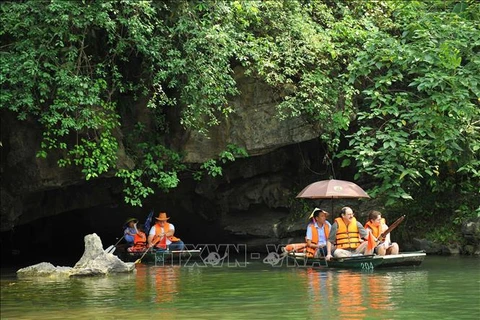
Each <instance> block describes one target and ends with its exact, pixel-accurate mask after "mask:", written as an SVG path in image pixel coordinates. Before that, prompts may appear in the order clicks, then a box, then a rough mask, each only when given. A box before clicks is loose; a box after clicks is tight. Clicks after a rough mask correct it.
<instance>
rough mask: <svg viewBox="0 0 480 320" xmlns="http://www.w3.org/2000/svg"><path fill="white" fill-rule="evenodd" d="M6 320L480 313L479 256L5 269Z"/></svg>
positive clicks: (398, 316) (380, 316)
mask: <svg viewBox="0 0 480 320" xmlns="http://www.w3.org/2000/svg"><path fill="white" fill-rule="evenodd" d="M0 315H1V317H0V318H1V319H2V320H6V319H127V318H129V319H320V318H331V319H345V318H349V319H435V318H437V319H480V259H479V258H466V257H462V258H460V257H433V256H427V257H426V259H425V261H424V263H423V264H422V265H421V266H420V267H416V268H414V267H406V268H397V269H390V270H375V271H369V272H362V271H347V270H323V269H312V268H289V267H286V266H285V267H281V268H276V267H272V266H270V265H268V264H263V263H261V262H255V263H251V264H248V265H247V266H246V267H235V268H228V267H221V268H217V267H212V266H209V267H198V266H197V267H184V266H164V267H160V266H157V267H156V266H148V265H137V272H136V273H134V274H129V275H112V276H108V277H101V278H75V279H45V278H42V279H38V278H37V279H18V278H17V277H16V275H15V270H4V269H3V270H2V277H1V313H0Z"/></svg>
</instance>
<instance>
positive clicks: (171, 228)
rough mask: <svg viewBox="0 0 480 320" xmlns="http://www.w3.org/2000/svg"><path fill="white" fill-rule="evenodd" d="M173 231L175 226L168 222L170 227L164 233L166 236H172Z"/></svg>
mask: <svg viewBox="0 0 480 320" xmlns="http://www.w3.org/2000/svg"><path fill="white" fill-rule="evenodd" d="M174 233H175V227H174V226H173V224H171V223H170V228H169V229H168V232H167V233H166V234H165V235H166V236H167V237H170V236H173V234H174Z"/></svg>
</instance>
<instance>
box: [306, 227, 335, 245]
mask: <svg viewBox="0 0 480 320" xmlns="http://www.w3.org/2000/svg"><path fill="white" fill-rule="evenodd" d="M325 223H326V224H328V226H329V227H330V228H329V229H332V225H331V224H330V222H328V221H325ZM311 224H312V223H309V224H308V227H307V236H306V238H307V239H308V240H312V238H313V235H312V228H310V225H311ZM315 228H316V229H317V232H318V244H319V245H321V246H324V245H326V244H327V238H326V237H325V224H324V225H323V226H321V227H319V226H318V224H317V222H315Z"/></svg>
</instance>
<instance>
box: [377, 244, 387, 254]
mask: <svg viewBox="0 0 480 320" xmlns="http://www.w3.org/2000/svg"><path fill="white" fill-rule="evenodd" d="M386 253H387V250H386V249H385V247H384V246H383V245H381V246H378V247H377V255H379V256H384V255H385V254H386Z"/></svg>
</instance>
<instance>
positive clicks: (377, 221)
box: [365, 210, 399, 256]
mask: <svg viewBox="0 0 480 320" xmlns="http://www.w3.org/2000/svg"><path fill="white" fill-rule="evenodd" d="M365 229H367V230H370V232H372V234H373V236H374V237H375V241H380V244H378V245H377V246H376V247H375V253H376V254H378V255H379V256H384V255H389V254H398V252H399V248H398V244H397V243H396V242H393V243H392V242H391V241H390V233H389V234H387V235H386V237H385V239H383V241H382V239H379V237H380V235H381V234H382V232H384V231H385V230H387V229H388V226H387V224H386V223H385V219H384V218H382V213H381V212H379V211H375V210H373V211H370V213H369V214H368V221H367V223H366V224H365Z"/></svg>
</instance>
